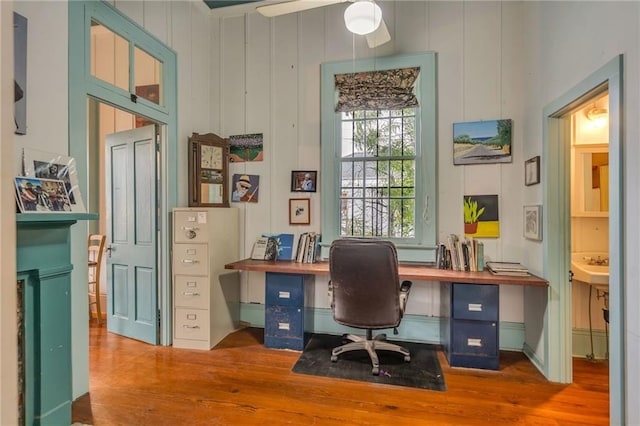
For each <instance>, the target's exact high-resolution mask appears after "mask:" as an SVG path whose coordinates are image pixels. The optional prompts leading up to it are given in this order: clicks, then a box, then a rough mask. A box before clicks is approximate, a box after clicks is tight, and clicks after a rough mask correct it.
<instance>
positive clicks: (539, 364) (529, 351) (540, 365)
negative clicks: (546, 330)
mask: <svg viewBox="0 0 640 426" xmlns="http://www.w3.org/2000/svg"><path fill="white" fill-rule="evenodd" d="M522 352H524V354H525V356H526V357H527V358H529V361H531V363H532V364H533V365H534V366H535V367H536V368H537V369H538V371H539V372H540V373H542V374H544V362H543V361H542V360H541V359H540V358H538V356H537V355H536V351H535V350H534V349H533V348H532V347H531V346H529V345H527V344H526V343H525V344H524V347H523V348H522Z"/></svg>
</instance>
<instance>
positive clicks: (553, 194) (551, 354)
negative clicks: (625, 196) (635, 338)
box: [543, 56, 625, 424]
mask: <svg viewBox="0 0 640 426" xmlns="http://www.w3.org/2000/svg"><path fill="white" fill-rule="evenodd" d="M622 59H623V58H622V56H618V57H616V58H614V59H613V60H611V61H609V63H607V64H605V65H604V66H603V67H602V68H600V69H599V70H597V71H596V72H594V73H593V74H592V75H590V76H589V77H587V78H586V79H584V80H583V81H581V82H580V83H578V84H577V85H576V86H575V87H573V88H572V89H571V90H569V91H568V92H567V93H565V94H564V95H562V96H561V97H559V98H558V99H556V100H555V101H554V102H552V103H551V104H549V105H547V106H546V107H545V108H544V110H543V114H544V115H543V118H544V122H543V123H544V132H543V133H544V134H543V136H544V142H543V170H544V171H543V179H544V183H543V191H544V205H545V207H546V214H545V215H544V218H543V228H544V229H545V240H544V241H543V249H544V255H543V256H544V259H543V261H544V269H545V271H546V277H547V279H548V281H549V293H548V300H547V306H546V310H545V313H544V317H545V324H546V327H545V343H544V344H545V348H544V356H545V367H544V368H545V375H546V376H547V378H549V379H550V380H553V381H557V382H562V383H571V382H572V381H573V371H572V356H573V344H572V337H573V327H572V325H573V324H572V315H571V313H572V290H573V288H572V284H571V279H570V271H571V268H572V265H571V170H570V165H571V135H572V120H571V117H572V113H574V112H576V111H578V110H579V109H581V107H586V106H587V105H588V104H589V102H593V100H594V99H596V98H597V96H598V95H601V94H602V93H605V92H606V93H608V103H607V105H606V108H607V110H608V115H609V131H608V139H609V144H608V174H607V175H608V179H609V185H608V189H609V191H608V207H609V211H608V220H607V223H608V237H609V238H608V256H609V262H608V263H609V287H608V289H609V294H608V297H609V298H608V303H609V318H608V319H609V360H610V361H609V366H610V367H609V389H610V392H609V396H610V421H611V424H622V423H623V419H624V418H625V417H624V404H625V401H624V387H625V383H624V374H625V373H624V365H625V362H624V361H625V352H624V349H625V348H624V334H623V318H624V301H623V300H622V297H621V295H622V294H624V286H625V282H624V279H623V274H622V271H623V265H622V260H623V253H624V251H623V247H624V240H623V238H624V232H623V229H622V227H623V220H622V212H623V209H622V207H623V206H622V185H623V182H622V161H621V159H622V155H621V151H622V127H621V117H622V107H623V104H622V69H623V67H622Z"/></svg>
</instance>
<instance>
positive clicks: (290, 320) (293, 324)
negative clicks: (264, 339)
mask: <svg viewBox="0 0 640 426" xmlns="http://www.w3.org/2000/svg"><path fill="white" fill-rule="evenodd" d="M303 318H304V316H303V314H302V308H292V307H283V306H267V308H266V312H265V326H264V334H265V336H273V337H286V338H301V337H302V335H303V328H304V324H303V322H304V321H303Z"/></svg>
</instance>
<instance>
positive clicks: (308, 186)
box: [291, 170, 318, 192]
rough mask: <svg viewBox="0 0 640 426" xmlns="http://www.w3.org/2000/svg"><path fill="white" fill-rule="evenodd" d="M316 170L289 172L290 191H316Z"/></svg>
mask: <svg viewBox="0 0 640 426" xmlns="http://www.w3.org/2000/svg"><path fill="white" fill-rule="evenodd" d="M317 183H318V172H317V171H315V170H294V171H292V172H291V192H316V188H317V186H318V185H317Z"/></svg>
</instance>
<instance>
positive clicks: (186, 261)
mask: <svg viewBox="0 0 640 426" xmlns="http://www.w3.org/2000/svg"><path fill="white" fill-rule="evenodd" d="M181 262H182V263H200V262H198V261H197V260H195V259H182V260H181Z"/></svg>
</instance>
